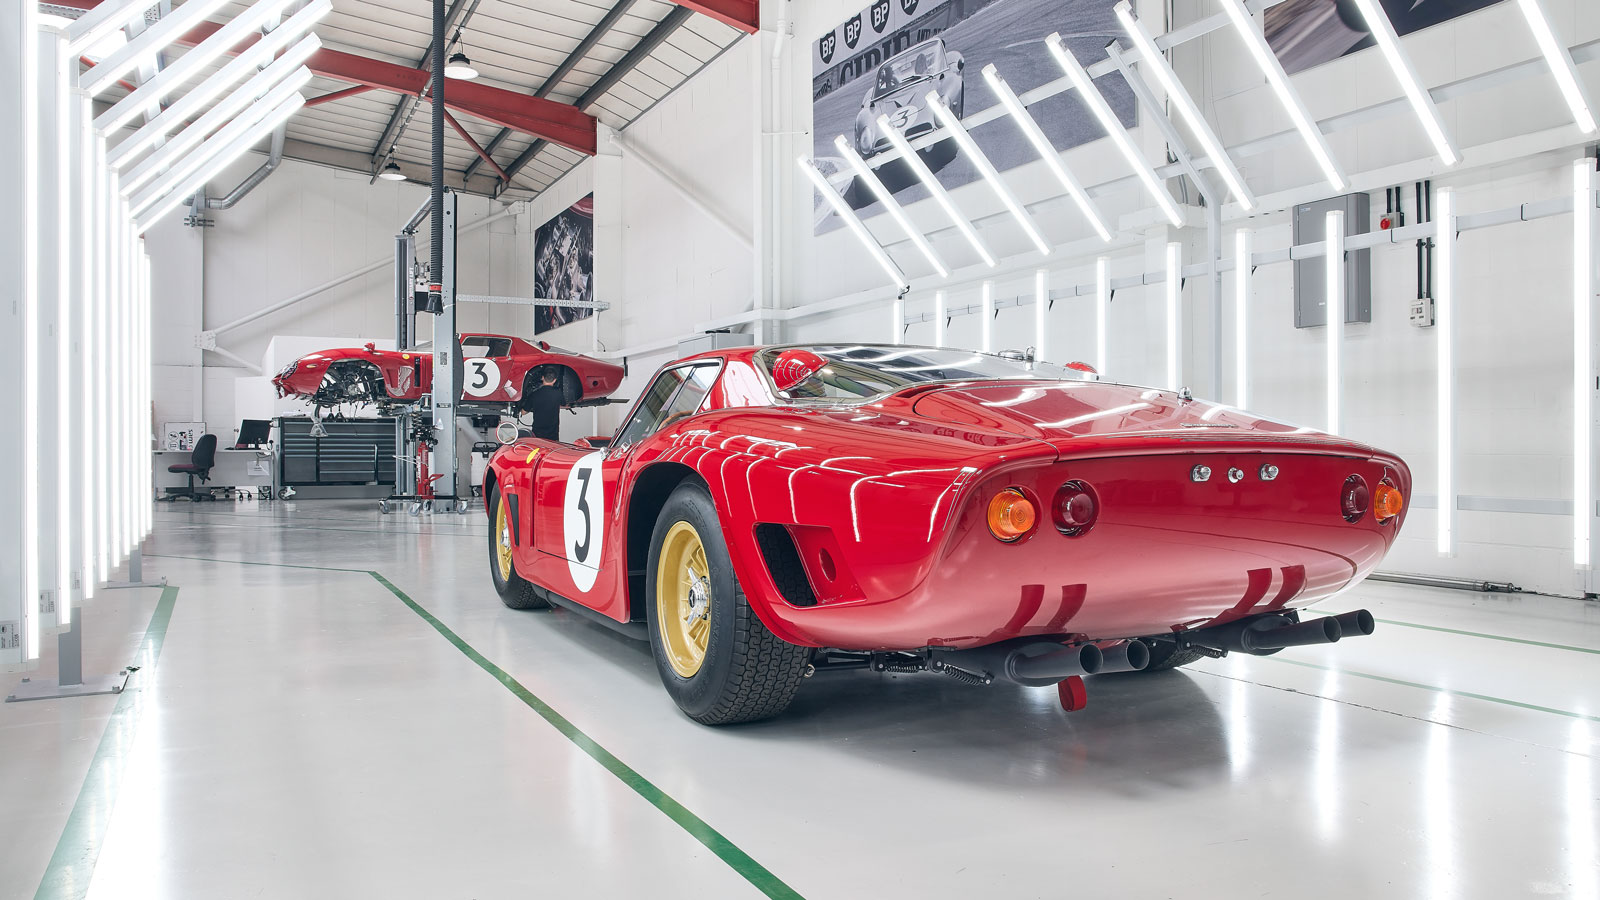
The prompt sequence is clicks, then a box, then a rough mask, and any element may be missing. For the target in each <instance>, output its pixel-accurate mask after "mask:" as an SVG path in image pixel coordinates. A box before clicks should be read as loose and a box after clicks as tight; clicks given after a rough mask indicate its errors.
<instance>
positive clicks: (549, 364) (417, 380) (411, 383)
mask: <svg viewBox="0 0 1600 900" xmlns="http://www.w3.org/2000/svg"><path fill="white" fill-rule="evenodd" d="M461 355H462V357H463V360H462V378H461V398H460V406H461V407H462V408H463V409H464V410H467V411H473V410H477V411H482V412H486V413H487V412H499V411H506V410H510V409H514V408H516V407H517V406H518V405H519V403H520V402H521V400H522V398H523V397H524V396H526V395H527V394H528V392H530V391H532V390H534V389H535V388H536V387H538V385H539V383H540V379H541V378H542V377H543V375H544V373H545V372H554V373H555V374H556V385H557V386H558V387H559V388H560V390H561V405H562V406H568V407H572V406H589V405H597V404H601V403H606V402H607V398H608V397H609V396H610V395H611V394H612V393H613V392H615V391H616V389H617V387H618V386H619V385H621V384H622V378H623V376H624V374H625V372H624V370H623V367H622V366H618V365H614V364H612V363H608V362H603V361H601V360H598V359H593V358H591V357H588V356H583V355H581V354H578V353H573V352H572V351H570V350H563V349H561V348H559V347H553V346H551V345H550V344H549V343H547V342H545V341H539V342H538V343H537V344H530V343H528V342H527V341H524V340H522V339H521V338H516V337H511V336H509V335H503V334H463V335H461ZM272 384H273V386H274V387H276V388H277V389H278V396H280V397H290V396H295V397H304V398H306V399H307V400H309V401H311V402H312V403H313V404H314V405H316V406H317V407H318V408H319V409H333V408H336V407H339V406H342V405H345V404H352V405H358V406H359V405H368V404H370V405H374V406H377V407H378V409H379V410H380V411H381V412H385V413H388V412H391V411H392V410H393V409H394V408H396V407H399V406H404V405H407V404H411V403H416V402H418V401H419V400H421V399H422V398H423V397H425V396H427V395H428V394H429V393H431V392H432V390H433V355H432V354H431V353H428V352H425V351H418V350H379V349H377V347H376V345H374V344H367V345H366V346H365V347H344V348H339V349H334V350H320V351H318V352H316V353H308V354H306V355H305V356H302V357H300V358H299V359H297V360H295V361H294V362H292V363H290V364H289V365H287V366H285V367H284V369H283V371H281V372H279V373H278V374H277V375H276V376H275V377H274V378H273V379H272Z"/></svg>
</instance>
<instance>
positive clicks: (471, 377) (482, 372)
mask: <svg viewBox="0 0 1600 900" xmlns="http://www.w3.org/2000/svg"><path fill="white" fill-rule="evenodd" d="M466 363H467V364H466V367H465V369H464V371H463V372H462V376H461V377H462V380H463V381H464V382H466V383H465V384H463V385H461V389H462V390H464V391H466V392H467V394H468V395H470V396H473V397H487V396H489V395H490V394H492V393H494V392H495V389H496V388H498V387H500V366H499V365H498V364H497V363H495V361H494V360H492V359H488V358H486V357H482V356H475V357H473V358H472V359H469V360H467V361H466Z"/></svg>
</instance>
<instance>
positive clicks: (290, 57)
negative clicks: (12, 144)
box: [107, 0, 331, 171]
mask: <svg viewBox="0 0 1600 900" xmlns="http://www.w3.org/2000/svg"><path fill="white" fill-rule="evenodd" d="M330 8H331V3H330V0H316V2H315V3H313V4H311V5H310V6H308V7H306V8H305V9H302V10H300V11H299V12H297V13H295V14H294V15H293V16H292V17H291V18H290V19H289V20H288V21H287V22H284V23H283V24H282V25H280V26H278V27H277V28H275V29H273V30H272V32H271V33H269V34H268V35H267V36H266V37H263V38H262V39H261V40H259V41H257V42H255V43H254V44H251V45H250V47H249V48H247V49H246V50H245V51H244V52H243V53H240V54H239V55H238V56H235V57H234V58H233V59H230V60H228V62H227V63H226V64H225V65H224V66H223V67H222V68H220V69H218V70H217V71H216V72H214V73H212V75H211V77H209V78H207V79H206V80H205V81H202V82H200V83H199V84H197V85H195V86H194V88H193V89H191V90H190V91H189V92H188V93H186V94H184V95H183V96H182V97H179V98H178V99H177V100H174V101H173V102H172V105H171V106H168V107H167V108H166V109H164V110H162V112H161V114H160V115H158V116H156V117H155V118H154V119H151V120H150V121H148V122H146V123H145V124H144V125H143V126H141V127H140V128H139V130H138V131H135V132H134V133H133V134H131V135H129V136H128V137H126V138H124V139H123V141H122V143H120V144H118V145H117V146H116V147H115V148H113V149H112V151H111V153H110V155H109V156H108V157H107V160H108V161H109V162H110V164H111V166H112V167H113V168H116V169H118V170H119V171H120V170H121V169H124V168H126V167H127V164H128V163H129V162H130V161H131V160H132V158H133V157H134V156H136V155H137V154H139V153H142V152H144V151H145V150H148V149H150V148H151V147H154V146H155V145H156V144H157V143H158V142H159V141H160V140H161V139H162V138H164V137H166V136H167V135H168V134H170V133H171V132H173V131H176V130H177V129H178V128H180V127H182V125H183V123H185V122H187V121H189V120H190V119H191V118H194V117H195V116H196V115H199V114H200V112H201V111H202V110H204V109H205V108H206V107H207V106H209V105H210V104H211V101H213V100H215V99H216V98H217V97H219V96H221V94H222V92H223V91H225V90H227V89H228V88H230V87H232V86H233V85H234V84H237V83H238V82H240V81H243V80H244V78H245V76H247V75H250V76H253V77H252V78H251V80H250V81H249V82H247V83H246V85H245V87H243V88H240V90H241V91H248V92H250V93H246V94H245V95H244V97H245V98H254V97H259V96H261V94H263V93H266V92H267V91H268V90H269V89H271V87H272V86H273V85H274V84H276V83H277V82H278V79H280V78H282V77H283V76H286V75H288V74H289V73H290V72H293V71H294V70H295V69H296V68H298V67H299V65H300V64H301V63H303V62H305V61H306V60H307V59H309V58H310V57H311V54H313V53H315V52H316V51H317V50H319V49H321V47H322V41H320V40H318V38H317V36H316V35H314V34H312V35H307V36H306V37H305V38H304V39H302V40H301V41H300V42H299V43H297V44H295V45H294V46H293V47H291V48H290V49H289V50H288V52H286V53H284V55H283V56H282V57H281V58H278V59H277V60H276V61H274V57H276V56H277V54H278V51H279V50H282V49H283V48H284V47H286V46H288V44H289V42H290V41H291V40H294V38H295V37H296V36H297V35H298V34H299V33H300V32H302V31H304V30H305V29H307V28H310V27H311V26H312V25H313V24H315V23H316V21H317V19H319V18H321V17H322V16H323V15H326V14H327V12H328V10H329V9H330ZM269 63H270V65H268V64H269ZM264 65H265V66H266V69H265V70H264V71H263V70H262V68H261V67H262V66H264ZM267 72H271V73H272V74H270V75H268V74H267ZM258 78H259V79H260V80H259V81H257V80H256V79H258ZM241 101H243V102H248V100H245V99H244V98H241ZM241 108H242V107H241ZM185 130H187V129H185Z"/></svg>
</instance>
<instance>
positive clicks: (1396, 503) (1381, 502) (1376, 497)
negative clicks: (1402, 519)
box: [1372, 481, 1406, 524]
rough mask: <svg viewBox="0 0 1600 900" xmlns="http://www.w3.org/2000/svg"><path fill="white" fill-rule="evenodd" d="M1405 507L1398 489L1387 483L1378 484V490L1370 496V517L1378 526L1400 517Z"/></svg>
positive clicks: (1402, 496) (1403, 496)
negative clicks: (1371, 516) (1375, 520)
mask: <svg viewBox="0 0 1600 900" xmlns="http://www.w3.org/2000/svg"><path fill="white" fill-rule="evenodd" d="M1405 505H1406V498H1405V495H1403V494H1401V493H1400V489H1399V488H1397V487H1395V486H1394V485H1392V484H1390V483H1389V482H1387V481H1380V482H1378V489H1377V490H1376V491H1374V492H1373V494H1372V515H1373V516H1374V517H1375V518H1377V520H1378V523H1379V524H1382V523H1384V522H1387V521H1389V520H1390V519H1392V518H1394V517H1395V516H1398V515H1400V510H1402V509H1404V508H1405Z"/></svg>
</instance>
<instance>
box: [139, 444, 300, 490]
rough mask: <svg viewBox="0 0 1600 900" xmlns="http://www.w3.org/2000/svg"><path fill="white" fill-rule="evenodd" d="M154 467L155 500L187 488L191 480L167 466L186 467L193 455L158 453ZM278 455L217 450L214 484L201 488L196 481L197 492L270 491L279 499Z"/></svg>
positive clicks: (169, 451)
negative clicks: (230, 489) (168, 491)
mask: <svg viewBox="0 0 1600 900" xmlns="http://www.w3.org/2000/svg"><path fill="white" fill-rule="evenodd" d="M152 455H153V456H154V460H153V462H152V465H154V466H155V488H156V496H157V497H160V496H162V495H164V494H166V489H167V488H169V487H187V486H188V484H189V477H188V476H187V475H181V474H179V473H177V472H168V471H167V466H171V465H177V464H179V463H187V462H188V461H189V460H190V458H191V457H192V455H193V454H191V453H190V452H189V451H188V450H157V451H155V453H154V454H152ZM276 456H277V454H276V453H275V452H274V451H272V450H266V449H263V450H222V449H219V450H217V459H216V463H215V464H214V465H213V466H212V467H211V480H210V481H207V482H206V483H205V484H201V483H200V481H199V479H195V490H197V491H200V490H206V489H209V488H224V487H236V488H250V489H252V490H253V489H257V488H268V489H269V490H271V491H272V492H273V495H274V496H276V495H277V487H278V486H277V483H276V480H275V476H276V475H277V472H278V466H277V461H276Z"/></svg>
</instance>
